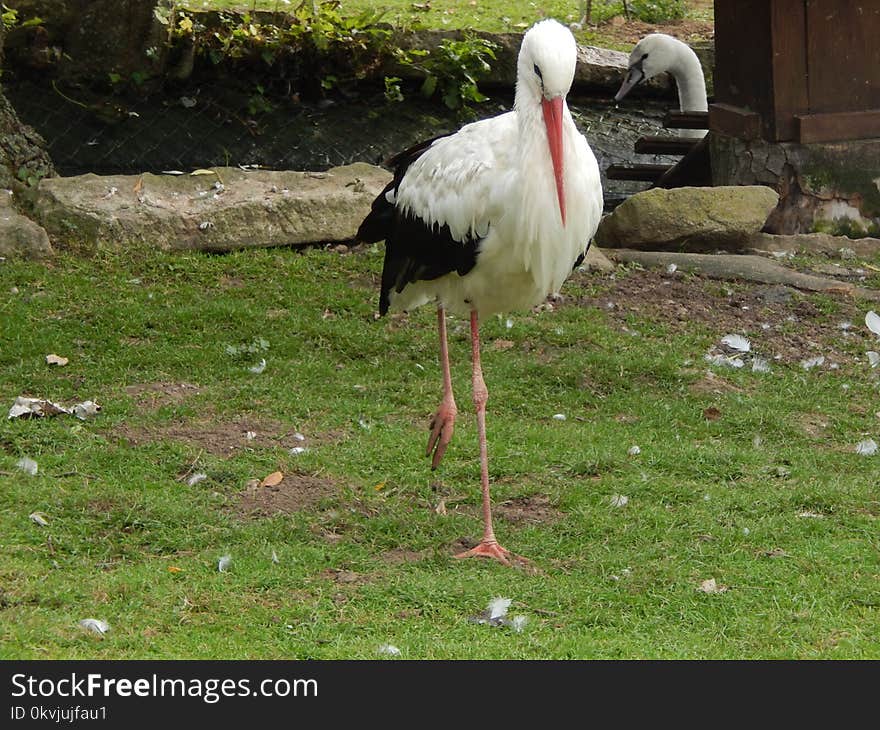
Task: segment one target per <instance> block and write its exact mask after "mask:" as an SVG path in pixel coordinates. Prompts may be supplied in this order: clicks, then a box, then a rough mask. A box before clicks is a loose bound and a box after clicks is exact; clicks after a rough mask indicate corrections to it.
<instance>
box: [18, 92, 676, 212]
mask: <svg viewBox="0 0 880 730" xmlns="http://www.w3.org/2000/svg"><path fill="white" fill-rule="evenodd" d="M6 93H7V96H8V97H9V99H10V101H11V102H12V103H13V105H14V106H15V108H16V110H17V111H18V113H19V116H20V117H21V118H22V120H23V121H25V122H26V123H27V124H30V125H31V126H33V127H34V128H35V129H36V130H37V131H38V132H40V134H42V135H43V137H44V138H45V139H46V142H47V143H48V145H49V152H50V154H51V156H52V159H53V161H54V163H55V165H56V167H57V169H58V171H59V172H60V173H61V174H63V175H74V174H80V173H85V172H94V173H98V174H111V173H136V172H160V171H163V170H183V171H188V170H192V169H194V168H198V167H209V166H213V165H259V166H262V167H267V168H271V169H296V170H324V169H327V168H328V167H332V166H335V165H344V164H348V163H350V162H355V161H365V162H371V163H378V162H381V161H382V160H383V159H385V158H386V157H388V156H389V155H391V154H393V153H394V152H396V151H399V150H401V149H403V148H405V147H407V146H409V145H411V144H413V143H414V142H416V141H418V140H420V139H424V138H426V137H430V136H434V135H437V134H440V133H442V132H446V131H449V130H452V129H455V128H456V127H457V126H459V125H460V124H461V122H460V120H459V119H457V118H456V116H455V115H454V114H453V113H452V112H450V111H448V110H446V109H445V108H443V107H441V106H438V105H436V104H431V103H429V102H425V101H423V100H422V99H420V98H419V97H418V96H417V95H416V94H413V95H411V96H409V97H407V100H406V101H405V102H403V103H388V102H386V101H385V100H384V97H383V96H382V94H381V93H379V92H369V93H365V94H364V95H362V96H355V97H351V98H347V99H345V100H344V101H338V100H337V101H334V102H330V101H324V102H320V103H317V104H315V103H309V104H306V103H295V102H294V101H293V100H291V99H269V98H267V97H264V96H262V94H258V93H257V94H252V95H250V96H248V95H247V93H241V92H237V91H234V90H230V88H229V87H228V86H221V85H216V86H211V85H201V86H199V87H198V88H187V89H185V90H183V91H181V92H175V93H165V94H163V95H153V96H152V97H150V98H138V99H123V98H122V97H116V96H109V97H94V98H87V97H86V96H85V95H86V93H87V92H85V91H82V90H79V91H77V90H74V89H60V88H58V87H57V86H53V85H52V84H45V85H44V84H39V83H37V82H33V81H18V82H15V81H13V82H12V83H9V82H7V85H6ZM509 102H510V100H509V99H507V100H503V101H502V100H500V98H494V99H493V100H492V101H489V102H487V103H485V104H482V105H479V106H478V108H477V112H478V113H479V114H481V115H483V116H489V115H492V114H497V113H499V112H500V111H503V110H505V109H507V108H509ZM570 104H571V108H572V112H573V114H574V116H575V120H576V123H577V125H578V127H579V128H580V129H581V131H583V132H584V134H585V135H586V136H587V139H588V140H589V142H590V144H591V146H592V147H593V150H594V151H595V153H596V157H597V158H598V160H599V166H600V169H601V170H602V171H603V185H604V186H605V190H606V197H608V198H619V197H621V196H625V195H627V194H631V193H633V192H635V191H637V190H640V189H643V188H644V187H646V185H645V184H641V183H632V182H623V181H607V182H606V181H605V179H604V170H605V169H606V168H607V166H608V165H610V164H615V163H618V164H619V163H627V162H674V161H675V159H674V158H661V157H654V156H645V155H635V153H634V152H633V145H634V143H635V141H636V139H637V138H638V137H640V136H642V135H649V134H658V133H661V132H662V116H663V113H664V111H665V109H666V106H667V105H666V104H665V103H658V102H645V101H636V102H630V103H629V104H627V105H626V106H624V107H620V108H617V107H615V106H614V104H613V103H611V102H610V101H609V100H606V99H596V98H575V99H572V100H570Z"/></svg>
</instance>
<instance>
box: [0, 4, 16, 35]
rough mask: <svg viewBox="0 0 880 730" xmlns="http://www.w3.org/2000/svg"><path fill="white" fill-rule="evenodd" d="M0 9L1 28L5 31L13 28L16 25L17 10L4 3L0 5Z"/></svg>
mask: <svg viewBox="0 0 880 730" xmlns="http://www.w3.org/2000/svg"><path fill="white" fill-rule="evenodd" d="M0 9H2V15H0V19H2V20H3V27H4V28H6V30H9V29H10V28H13V27H14V26H15V24H16V23H18V10H16V9H15V8H10V7H8V6H7V5H6V4H5V3H4V4H3V5H0Z"/></svg>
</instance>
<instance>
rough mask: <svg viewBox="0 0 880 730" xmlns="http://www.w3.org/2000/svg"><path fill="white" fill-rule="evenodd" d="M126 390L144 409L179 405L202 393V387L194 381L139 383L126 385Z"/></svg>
mask: <svg viewBox="0 0 880 730" xmlns="http://www.w3.org/2000/svg"><path fill="white" fill-rule="evenodd" d="M124 390H125V392H126V393H127V394H128V395H130V396H131V397H132V398H134V399H135V401H136V402H137V404H138V406H139V407H140V408H141V409H144V410H156V409H157V408H162V407H164V406H172V405H178V404H180V403H183V402H184V401H185V400H186V399H187V398H191V397H192V396H195V395H199V393H201V388H200V387H199V386H198V385H195V384H193V383H137V384H135V385H127V386H125V388H124Z"/></svg>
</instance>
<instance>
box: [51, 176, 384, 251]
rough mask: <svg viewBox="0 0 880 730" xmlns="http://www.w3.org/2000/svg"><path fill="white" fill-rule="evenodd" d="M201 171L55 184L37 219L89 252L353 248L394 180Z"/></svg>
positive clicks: (61, 240)
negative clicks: (307, 246) (315, 246)
mask: <svg viewBox="0 0 880 730" xmlns="http://www.w3.org/2000/svg"><path fill="white" fill-rule="evenodd" d="M196 172H198V173H199V174H186V175H170V174H164V175H154V174H150V173H145V174H142V175H108V176H101V175H93V174H88V175H79V176H75V177H59V178H47V179H45V180H41V181H40V184H39V189H38V191H37V196H36V201H35V205H34V217H35V219H36V220H37V221H38V222H39V223H40V224H42V226H43V227H44V228H45V229H46V230H47V231H48V232H49V235H50V236H51V237H52V239H53V241H54V242H56V243H57V244H58V245H59V246H61V247H74V248H78V249H82V248H85V249H87V250H88V249H95V248H111V249H112V248H124V247H130V246H146V247H149V248H157V249H164V250H172V249H184V250H186V249H199V250H206V251H226V250H231V249H237V248H248V247H266V246H284V245H296V244H309V243H321V242H333V241H347V240H350V239H351V238H353V237H354V235H355V233H356V231H357V227H358V225H359V223H360V221H361V220H362V219H363V217H364V216H365V215H366V214H367V213H368V212H369V210H370V204H371V203H372V201H373V199H374V198H375V196H376V195H377V194H378V193H379V192H380V191H381V190H382V188H383V187H384V186H385V185H386V184H387V182H388V181H389V180H390V179H391V174H390V173H389V172H387V171H386V170H383V169H382V168H379V167H375V166H373V165H368V164H365V163H355V164H353V165H347V166H345V167H335V168H331V169H330V170H328V171H327V172H322V173H314V172H289V171H281V172H276V171H268V170H242V169H240V168H237V167H216V168H210V172H207V171H201V170H200V171H196Z"/></svg>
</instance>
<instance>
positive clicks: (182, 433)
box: [114, 416, 301, 456]
mask: <svg viewBox="0 0 880 730" xmlns="http://www.w3.org/2000/svg"><path fill="white" fill-rule="evenodd" d="M294 432H295V429H293V428H289V427H286V426H284V425H282V424H280V423H278V422H276V421H267V420H262V419H258V418H255V417H249V416H236V417H234V418H231V419H229V420H228V421H221V422H217V421H174V422H172V423H163V424H154V425H151V426H130V425H128V424H124V425H121V426H119V427H117V428H116V430H115V431H114V435H118V436H122V438H124V439H125V440H126V441H128V442H129V444H130V445H132V446H140V445H142V444H145V443H152V442H154V441H181V442H183V443H188V444H192V445H193V446H197V447H198V448H201V449H204V450H205V451H206V452H208V453H209V454H214V455H215V456H230V455H231V454H233V453H234V452H235V451H236V450H238V449H242V448H267V447H274V446H280V447H286V448H290V447H292V446H297V445H301V444H300V443H299V442H298V441H296V440H295V439H294V438H293V433H294ZM248 434H252V435H253V437H252V438H248Z"/></svg>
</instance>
